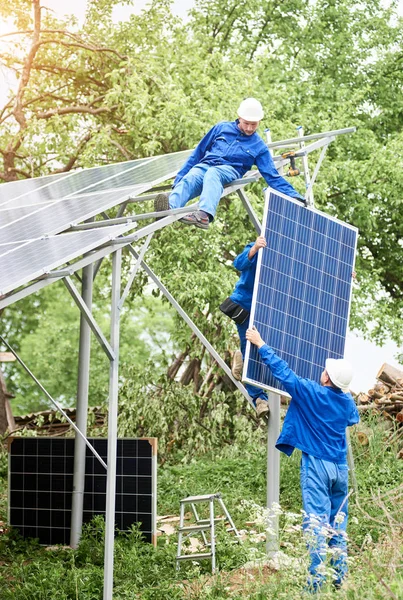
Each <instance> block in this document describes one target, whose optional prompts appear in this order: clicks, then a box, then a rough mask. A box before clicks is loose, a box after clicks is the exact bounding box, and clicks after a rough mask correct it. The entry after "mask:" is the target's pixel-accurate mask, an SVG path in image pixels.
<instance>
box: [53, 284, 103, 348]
mask: <svg viewBox="0 0 403 600" xmlns="http://www.w3.org/2000/svg"><path fill="white" fill-rule="evenodd" d="M63 283H64V285H65V286H66V288H67V289H68V290H69V292H70V294H71V296H72V298H73V300H74V302H75V303H76V304H77V306H78V308H79V309H80V311H81V314H82V315H83V317H84V319H85V320H86V321H87V323H88V325H89V326H90V328H91V331H92V332H93V334H94V335H95V337H96V338H97V340H98V342H99V343H100V345H101V347H102V349H103V350H104V352H105V354H106V355H107V357H108V358H109V360H115V353H114V351H113V350H112V348H111V345H110V344H109V342H108V340H107V339H106V337H105V336H104V334H103V333H102V331H101V328H100V327H99V325H98V323H97V322H96V321H95V319H94V317H93V316H92V312H91V311H90V310H89V308H88V306H87V305H86V303H85V302H84V300H83V299H82V297H81V295H80V292H79V291H78V290H77V288H76V286H75V285H74V283H73V282H72V280H71V278H70V277H64V278H63Z"/></svg>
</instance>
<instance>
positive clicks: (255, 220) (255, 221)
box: [237, 188, 262, 235]
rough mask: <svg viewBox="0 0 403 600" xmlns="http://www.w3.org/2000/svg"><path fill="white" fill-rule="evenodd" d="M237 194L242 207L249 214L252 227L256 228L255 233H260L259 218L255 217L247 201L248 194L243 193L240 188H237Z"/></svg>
mask: <svg viewBox="0 0 403 600" xmlns="http://www.w3.org/2000/svg"><path fill="white" fill-rule="evenodd" d="M237 194H238V196H239V197H240V199H241V201H242V204H243V205H244V208H245V210H246V212H247V213H248V215H249V218H250V220H251V221H252V225H253V227H254V228H255V229H256V231H257V234H258V235H260V232H261V231H262V224H261V223H260V221H259V219H258V218H257V215H256V213H255V211H254V210H253V206H252V205H251V203H250V202H249V198H248V196H247V195H246V194H245V192H244V191H243V190H242V189H241V188H239V190H237Z"/></svg>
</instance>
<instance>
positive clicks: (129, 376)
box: [118, 364, 261, 460]
mask: <svg viewBox="0 0 403 600" xmlns="http://www.w3.org/2000/svg"><path fill="white" fill-rule="evenodd" d="M135 371H136V367H135V366H132V367H129V368H128V371H127V372H126V373H125V375H126V376H125V383H124V384H123V385H122V388H121V391H120V397H119V415H118V435H119V436H120V437H131V436H149V437H157V438H158V445H159V448H158V453H159V455H160V456H161V457H163V459H164V460H167V459H169V458H170V454H171V453H172V452H174V453H175V457H176V458H177V457H178V456H180V457H181V458H182V459H183V460H187V459H191V458H192V457H193V456H195V455H197V454H203V453H206V452H209V451H211V450H214V449H220V448H221V447H222V446H223V445H226V446H228V447H230V446H231V445H233V444H236V443H240V444H244V443H245V444H246V443H248V442H249V441H250V439H255V440H256V442H257V443H258V442H259V440H260V439H261V431H260V430H257V429H256V428H255V427H254V425H253V422H252V421H251V420H250V418H248V413H247V412H246V410H247V409H246V410H245V402H244V401H243V400H241V399H240V398H239V397H237V396H235V395H232V394H229V393H225V394H224V393H223V392H217V391H215V392H213V394H212V396H211V397H209V398H206V397H201V396H200V395H198V394H194V393H192V391H191V390H190V389H188V388H186V387H184V386H181V385H180V384H178V383H177V382H175V381H171V380H167V379H166V377H164V376H163V377H160V379H159V380H157V381H155V369H154V366H153V364H150V365H148V366H147V368H146V369H145V370H143V371H142V373H141V376H139V374H138V373H136V372H135ZM153 375H154V378H153Z"/></svg>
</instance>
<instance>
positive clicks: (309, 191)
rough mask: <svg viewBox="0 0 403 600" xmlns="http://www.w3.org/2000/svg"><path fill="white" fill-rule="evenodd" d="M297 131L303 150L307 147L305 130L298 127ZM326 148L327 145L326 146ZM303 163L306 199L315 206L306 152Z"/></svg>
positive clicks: (309, 204)
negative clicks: (304, 138)
mask: <svg viewBox="0 0 403 600" xmlns="http://www.w3.org/2000/svg"><path fill="white" fill-rule="evenodd" d="M297 131H298V137H299V138H300V139H301V142H300V144H299V147H300V148H301V150H303V149H304V148H305V141H304V140H303V139H302V138H303V137H304V130H303V128H302V127H301V126H300V127H297ZM325 148H326V146H325ZM302 165H303V167H304V179H305V200H306V203H307V205H308V206H313V202H314V200H313V191H312V186H311V177H310V174H309V166H308V157H307V155H306V154H304V155H303V156H302Z"/></svg>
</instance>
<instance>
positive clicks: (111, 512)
mask: <svg viewBox="0 0 403 600" xmlns="http://www.w3.org/2000/svg"><path fill="white" fill-rule="evenodd" d="M121 270H122V250H121V249H119V250H117V251H116V252H114V253H113V254H112V303H111V346H112V348H113V351H114V353H115V358H114V359H112V360H111V361H110V372H109V412H108V471H107V473H108V475H107V481H106V508H105V556H104V595H103V600H112V593H113V551H114V543H115V494H116V454H117V429H118V377H119V326H120V310H119V300H120V280H121Z"/></svg>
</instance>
